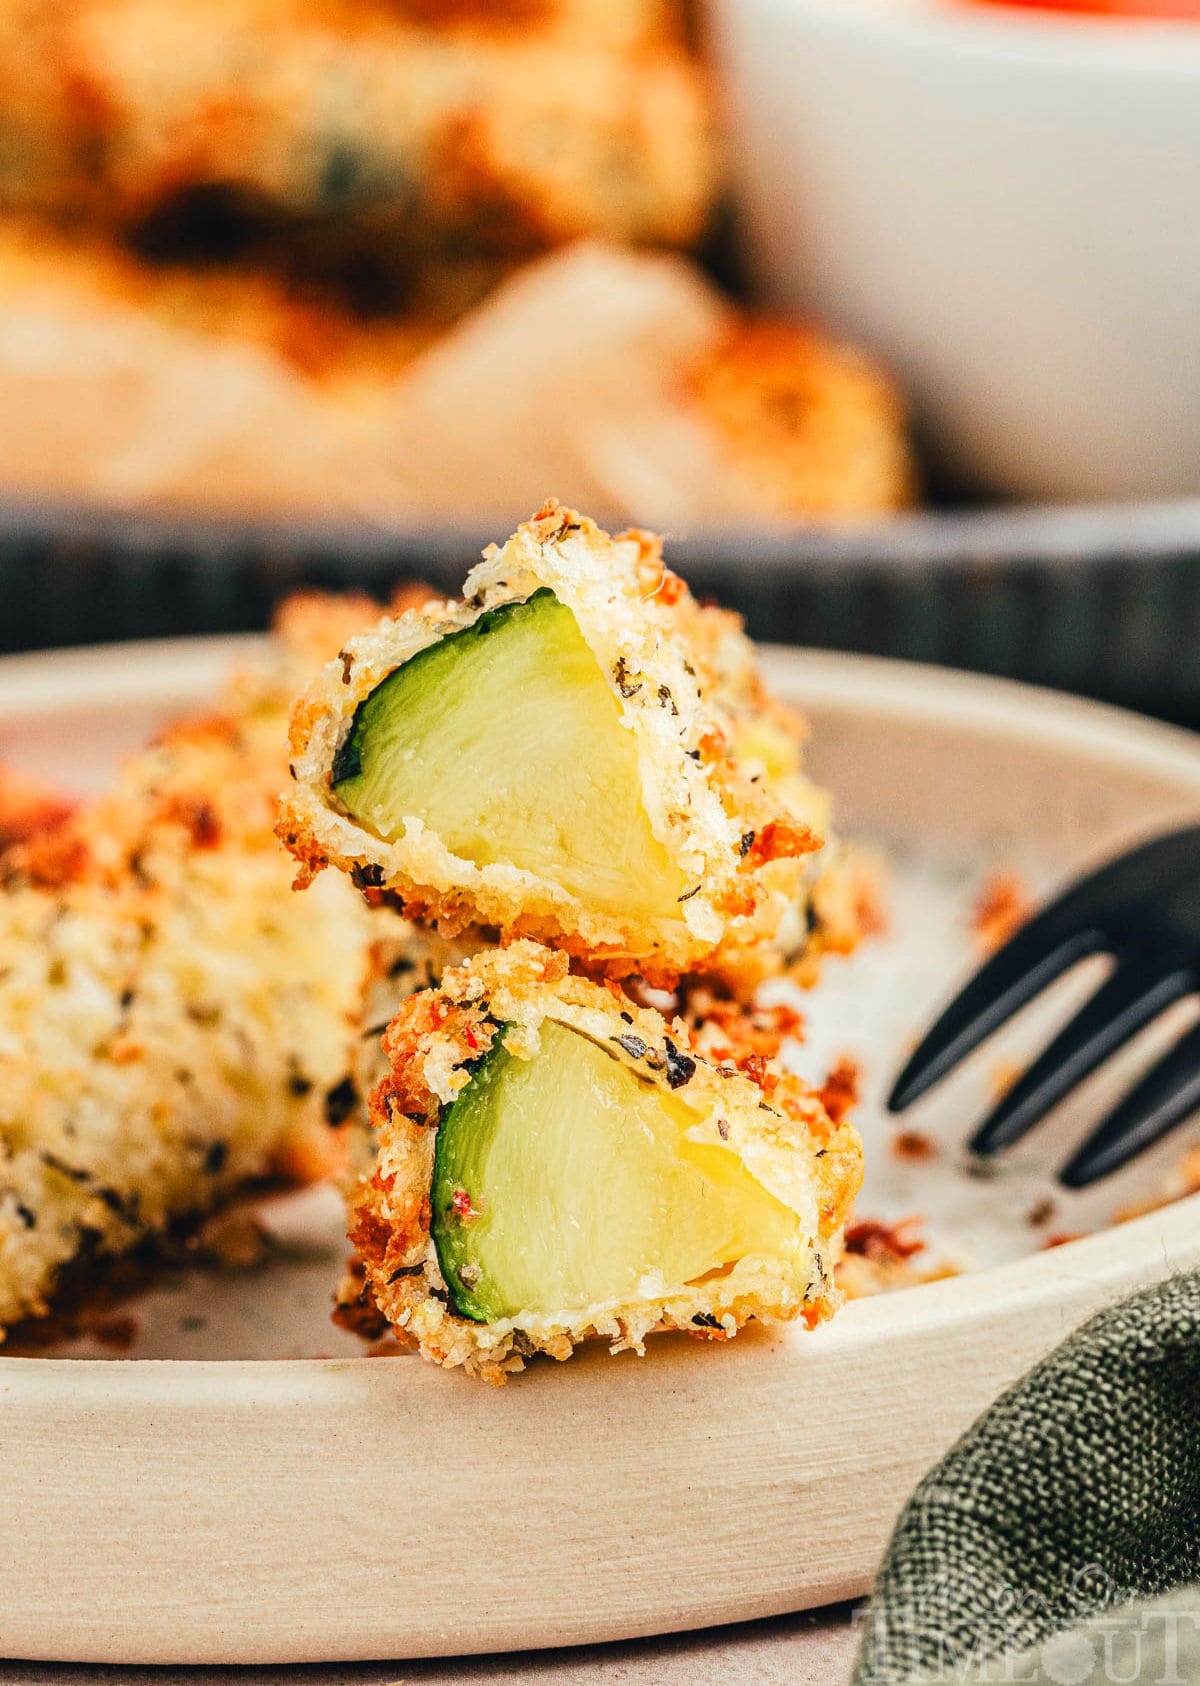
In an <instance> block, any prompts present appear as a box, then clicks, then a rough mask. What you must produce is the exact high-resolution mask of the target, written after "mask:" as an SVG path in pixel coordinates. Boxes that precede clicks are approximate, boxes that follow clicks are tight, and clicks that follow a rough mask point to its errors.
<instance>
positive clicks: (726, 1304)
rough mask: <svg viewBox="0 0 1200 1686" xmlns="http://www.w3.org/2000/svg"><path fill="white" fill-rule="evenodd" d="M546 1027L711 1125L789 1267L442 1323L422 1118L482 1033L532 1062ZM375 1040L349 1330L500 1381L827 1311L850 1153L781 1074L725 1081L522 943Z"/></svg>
mask: <svg viewBox="0 0 1200 1686" xmlns="http://www.w3.org/2000/svg"><path fill="white" fill-rule="evenodd" d="M547 1020H554V1021H556V1022H559V1023H562V1024H565V1025H568V1026H570V1027H571V1028H574V1029H576V1030H579V1031H581V1032H582V1033H583V1034H585V1035H587V1036H588V1037H590V1038H591V1039H592V1040H593V1041H596V1042H598V1043H600V1044H602V1045H603V1046H604V1047H605V1048H606V1049H607V1050H608V1051H609V1052H610V1053H611V1054H612V1055H613V1057H614V1058H615V1059H618V1060H620V1061H621V1062H622V1063H624V1064H626V1065H628V1066H629V1067H630V1068H631V1069H633V1070H634V1071H636V1072H637V1074H638V1075H639V1077H641V1078H642V1079H643V1080H645V1081H648V1082H651V1083H655V1084H657V1085H659V1086H660V1087H662V1088H663V1089H664V1090H671V1091H672V1092H674V1093H675V1094H676V1095H677V1096H683V1097H684V1098H686V1100H687V1102H688V1104H690V1105H692V1106H694V1107H695V1109H696V1112H697V1119H698V1123H697V1126H696V1128H697V1130H698V1131H700V1132H702V1133H703V1132H705V1131H708V1130H711V1131H712V1132H713V1135H714V1139H717V1138H718V1137H719V1139H720V1140H721V1141H724V1142H725V1143H727V1144H728V1145H730V1146H731V1147H732V1148H733V1149H734V1151H736V1152H738V1153H740V1154H741V1155H742V1157H743V1160H744V1162H745V1164H746V1166H747V1168H748V1169H749V1170H750V1171H751V1173H752V1174H753V1175H754V1176H755V1177H756V1178H758V1180H759V1181H760V1182H762V1183H763V1184H764V1186H766V1187H767V1188H769V1189H770V1190H771V1192H772V1193H773V1194H774V1195H775V1196H776V1197H777V1198H778V1199H780V1200H782V1201H783V1202H785V1203H786V1204H787V1205H788V1206H789V1207H790V1208H791V1209H792V1210H794V1211H795V1212H796V1214H797V1216H798V1219H799V1223H800V1227H801V1229H802V1230H803V1233H804V1235H805V1237H806V1239H807V1242H808V1247H807V1251H806V1252H805V1254H804V1262H803V1263H802V1264H801V1265H799V1266H797V1265H795V1264H794V1263H785V1262H783V1261H776V1260H772V1259H770V1258H767V1257H755V1258H747V1259H743V1260H741V1261H739V1262H738V1263H736V1264H735V1265H733V1266H732V1267H730V1268H729V1270H728V1271H727V1272H726V1273H725V1274H722V1275H721V1276H719V1277H717V1278H715V1279H709V1280H706V1281H705V1282H703V1283H702V1284H685V1285H682V1286H679V1287H676V1288H672V1289H666V1288H664V1290H663V1291H662V1292H661V1293H660V1294H658V1295H657V1296H655V1295H650V1296H649V1297H647V1298H644V1299H639V1300H637V1301H635V1302H632V1303H629V1304H617V1303H612V1304H609V1303H605V1304H604V1305H597V1306H590V1307H587V1308H584V1309H582V1310H574V1311H563V1312H562V1313H557V1314H554V1315H547V1314H536V1315H535V1314H527V1315H519V1316H517V1317H514V1318H509V1319H506V1320H504V1321H501V1322H495V1323H491V1324H480V1323H476V1322H473V1321H471V1320H470V1319H467V1318H464V1317H461V1316H458V1315H457V1314H456V1313H454V1312H453V1311H452V1310H451V1309H450V1305H449V1303H448V1296H447V1289H446V1284H445V1280H444V1278H443V1277H442V1274H441V1271H440V1269H439V1266H438V1260H437V1252H436V1248H435V1247H434V1245H433V1242H432V1240H431V1237H430V1186H431V1181H432V1174H433V1162H434V1152H435V1147H436V1139H437V1130H438V1127H439V1122H440V1119H441V1117H442V1115H443V1111H444V1109H445V1107H446V1106H447V1105H448V1104H450V1103H451V1102H452V1101H453V1099H454V1097H455V1096H456V1095H457V1094H458V1093H459V1091H460V1090H461V1089H462V1088H463V1087H464V1086H465V1085H466V1083H467V1082H468V1081H469V1080H470V1075H471V1072H472V1070H473V1069H474V1068H475V1066H476V1065H477V1062H478V1060H479V1057H480V1055H481V1054H483V1053H486V1051H487V1050H488V1049H489V1048H490V1046H491V1043H492V1040H493V1037H494V1035H495V1033H496V1026H497V1023H498V1022H503V1023H504V1024H505V1025H507V1026H508V1027H510V1028H509V1029H508V1030H507V1031H506V1035H505V1048H506V1049H507V1050H508V1051H509V1052H511V1053H513V1054H514V1055H516V1057H517V1058H532V1057H533V1056H534V1055H535V1054H536V1053H537V1050H538V1038H539V1030H540V1027H541V1025H542V1024H544V1023H545V1022H546V1021H547ZM384 1046H385V1050H386V1052H387V1055H388V1058H389V1060H390V1064H391V1069H390V1073H389V1075H388V1076H387V1077H386V1078H385V1079H384V1080H383V1081H382V1082H381V1083H380V1085H379V1086H378V1088H377V1089H376V1090H375V1092H374V1094H373V1096H372V1099H371V1116H372V1121H373V1123H374V1126H375V1130H376V1133H377V1140H378V1144H379V1145H378V1157H377V1160H376V1164H375V1166H374V1169H373V1171H372V1172H371V1174H370V1175H369V1176H367V1177H364V1178H363V1179H362V1180H361V1181H360V1182H359V1184H358V1185H357V1187H356V1188H355V1189H354V1190H353V1191H352V1193H351V1197H350V1239H351V1241H352V1243H353V1245H354V1248H355V1262H354V1264H353V1265H352V1268H351V1271H350V1274H349V1275H348V1277H347V1279H346V1282H345V1283H344V1284H343V1289H342V1293H341V1296H340V1299H341V1308H342V1309H341V1316H342V1318H343V1320H344V1321H347V1322H349V1323H350V1324H351V1325H352V1326H359V1327H364V1326H366V1327H370V1328H372V1329H376V1330H377V1328H378V1322H377V1319H378V1318H379V1317H382V1318H383V1319H384V1320H386V1322H387V1323H388V1324H390V1325H391V1327H392V1329H393V1331H394V1333H395V1334H396V1335H397V1337H398V1338H399V1339H401V1340H402V1341H404V1342H406V1343H409V1344H411V1345H414V1346H416V1347H417V1348H418V1349H419V1350H420V1351H421V1352H422V1354H423V1355H424V1356H425V1357H426V1358H429V1359H432V1360H433V1361H434V1362H435V1363H439V1364H443V1365H447V1366H457V1365H461V1366H463V1367H464V1368H466V1369H467V1370H469V1371H471V1372H472V1373H474V1374H477V1375H481V1376H483V1377H485V1378H486V1379H487V1380H489V1381H502V1380H503V1379H504V1376H505V1374H506V1373H507V1372H508V1371H510V1370H515V1369H520V1368H521V1367H522V1361H523V1357H524V1356H526V1355H528V1354H529V1353H531V1352H547V1353H550V1354H551V1355H552V1356H554V1357H556V1358H566V1357H568V1356H569V1355H570V1352H571V1351H572V1349H573V1348H574V1346H575V1345H577V1344H578V1343H579V1342H580V1341H582V1340H585V1339H588V1338H589V1337H592V1336H603V1337H605V1338H607V1339H608V1340H609V1341H610V1342H611V1343H612V1348H613V1350H614V1351H619V1350H622V1349H623V1348H627V1347H633V1348H636V1349H637V1350H638V1351H640V1350H641V1349H642V1342H643V1340H644V1337H645V1336H646V1334H647V1333H649V1332H650V1331H651V1330H652V1329H658V1328H671V1329H680V1330H686V1331H687V1332H688V1333H690V1334H693V1335H697V1336H700V1337H702V1338H706V1339H726V1338H728V1337H730V1336H732V1335H733V1334H734V1333H736V1331H737V1329H738V1328H739V1327H741V1325H742V1324H743V1323H745V1322H746V1321H747V1320H748V1319H749V1318H752V1317H754V1318H770V1319H794V1318H801V1319H803V1320H804V1321H805V1322H806V1323H808V1324H809V1325H810V1326H812V1325H814V1324H816V1323H818V1322H820V1321H822V1320H823V1319H824V1318H826V1317H828V1316H830V1315H831V1314H832V1313H833V1311H834V1310H835V1309H836V1307H837V1305H838V1303H839V1296H838V1294H837V1291H836V1289H835V1288H834V1287H833V1284H832V1279H831V1278H832V1269H833V1266H834V1264H835V1262H836V1260H837V1257H838V1254H839V1250H840V1236H841V1230H842V1227H843V1225H844V1223H845V1220H846V1216H847V1213H848V1211H849V1209H850V1206H851V1203H852V1201H853V1199H854V1196H855V1194H856V1193H857V1190H858V1186H859V1183H860V1181H861V1175H862V1145H861V1142H860V1140H859V1137H858V1134H857V1132H856V1131H855V1130H854V1128H853V1126H852V1125H850V1124H848V1123H846V1122H842V1123H840V1124H834V1123H833V1121H832V1120H831V1119H830V1118H829V1116H828V1114H827V1113H826V1112H825V1110H824V1108H823V1107H822V1105H821V1102H820V1099H819V1097H818V1096H817V1094H816V1093H815V1092H814V1091H813V1090H812V1089H810V1088H808V1087H807V1085H805V1084H804V1083H803V1082H802V1081H801V1080H800V1079H799V1078H797V1077H795V1076H793V1075H790V1074H785V1073H783V1072H782V1071H781V1070H780V1069H779V1068H777V1067H774V1066H771V1067H768V1066H767V1065H766V1064H765V1062H761V1061H760V1062H759V1069H757V1070H756V1069H754V1068H753V1067H752V1065H751V1064H750V1062H743V1064H742V1067H741V1069H740V1070H739V1069H738V1067H737V1066H735V1065H734V1063H733V1062H732V1061H728V1062H727V1063H726V1064H724V1065H723V1066H722V1067H721V1068H718V1067H717V1066H716V1065H713V1064H710V1063H709V1062H708V1061H706V1060H705V1059H703V1058H702V1057H701V1056H700V1055H699V1053H698V1051H696V1050H695V1049H694V1048H693V1045H692V1044H691V1042H690V1040H689V1034H688V1030H687V1027H686V1025H685V1024H684V1023H683V1021H682V1020H676V1021H675V1022H674V1023H673V1024H668V1023H667V1022H666V1021H665V1020H664V1019H662V1017H661V1016H660V1015H659V1014H657V1013H654V1012H652V1011H650V1010H647V1009H640V1008H635V1007H634V1006H633V1005H632V1003H630V1002H629V1001H628V1000H627V999H626V998H625V997H624V996H623V995H622V994H621V993H620V992H619V991H617V990H616V989H615V988H613V987H610V988H605V987H603V986H601V985H598V984H594V983H591V982H588V981H587V980H585V979H582V978H579V977H575V976H572V975H570V973H569V972H568V962H567V959H566V956H565V955H563V954H561V953H555V952H553V951H551V950H548V949H544V948H540V947H538V946H537V945H536V944H533V943H528V942H522V943H517V944H515V945H513V946H512V947H511V948H508V949H504V950H490V951H485V952H483V953H481V954H478V955H476V956H474V957H473V958H472V959H471V960H470V961H468V962H467V963H466V964H465V965H463V966H461V967H457V968H454V969H452V970H450V971H448V972H447V973H446V975H445V976H444V978H443V980H442V984H441V986H440V988H438V989H436V990H428V991H424V992H422V993H421V994H419V995H415V996H412V997H411V998H410V999H409V1000H408V1001H407V1002H406V1003H405V1004H404V1005H403V1006H402V1007H401V1009H400V1012H399V1013H398V1014H397V1016H396V1018H395V1020H394V1021H393V1023H392V1025H391V1026H390V1027H389V1029H388V1031H387V1033H386V1035H385V1038H384Z"/></svg>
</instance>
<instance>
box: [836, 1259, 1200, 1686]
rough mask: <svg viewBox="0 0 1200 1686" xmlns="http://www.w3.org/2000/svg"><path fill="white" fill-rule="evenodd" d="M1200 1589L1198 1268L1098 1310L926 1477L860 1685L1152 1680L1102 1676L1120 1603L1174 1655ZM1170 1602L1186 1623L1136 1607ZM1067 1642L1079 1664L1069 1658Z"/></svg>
mask: <svg viewBox="0 0 1200 1686" xmlns="http://www.w3.org/2000/svg"><path fill="white" fill-rule="evenodd" d="M1196 1581H1200V1273H1197V1274H1195V1275H1188V1276H1180V1277H1175V1278H1173V1279H1171V1280H1170V1281H1168V1282H1165V1283H1162V1284H1161V1285H1160V1286H1158V1287H1155V1288H1151V1289H1149V1290H1147V1291H1145V1292H1142V1293H1139V1294H1136V1295H1134V1296H1133V1297H1132V1298H1131V1299H1128V1300H1125V1301H1124V1302H1123V1303H1121V1304H1120V1305H1117V1306H1114V1307H1112V1308H1111V1309H1110V1310H1108V1311H1104V1312H1101V1313H1100V1314H1099V1315H1098V1316H1096V1317H1093V1318H1092V1319H1091V1321H1090V1322H1088V1323H1085V1324H1084V1325H1083V1327H1082V1328H1080V1329H1079V1330H1077V1331H1076V1333H1075V1334H1074V1335H1072V1336H1071V1337H1070V1338H1069V1339H1068V1340H1067V1341H1065V1342H1064V1343H1063V1345H1062V1346H1060V1347H1059V1348H1058V1349H1057V1351H1055V1352H1053V1353H1052V1354H1051V1355H1050V1357H1049V1358H1047V1359H1044V1360H1043V1362H1042V1363H1040V1364H1039V1365H1037V1367H1036V1368H1035V1369H1033V1370H1031V1371H1030V1373H1029V1374H1028V1375H1027V1376H1026V1377H1025V1378H1024V1379H1023V1380H1022V1381H1019V1382H1018V1383H1017V1384H1016V1385H1015V1387H1012V1388H1010V1389H1009V1390H1008V1392H1007V1393H1004V1394H1002V1395H1001V1397H1000V1398H999V1399H998V1400H997V1402H996V1403H995V1404H994V1405H993V1406H992V1407H991V1409H990V1410H989V1411H987V1412H986V1413H985V1415H984V1416H983V1417H981V1418H980V1420H979V1421H978V1422H977V1423H976V1424H975V1425H974V1427H973V1428H971V1429H969V1430H968V1431H967V1433H966V1434H965V1435H964V1436H963V1438H962V1439H961V1440H960V1441H959V1443H958V1444H957V1446H955V1447H954V1449H953V1450H952V1451H951V1452H949V1453H948V1454H947V1456H946V1457H945V1458H943V1460H942V1462H941V1463H940V1464H939V1465H938V1466H937V1468H936V1469H934V1470H933V1471H932V1472H931V1473H930V1474H929V1475H927V1476H926V1477H925V1479H924V1481H922V1483H921V1485H920V1486H919V1487H918V1488H917V1490H916V1492H915V1493H914V1494H913V1496H912V1498H911V1499H910V1500H909V1502H908V1505H907V1506H906V1508H905V1510H904V1513H903V1515H902V1516H901V1518H900V1521H899V1522H898V1523H897V1525H896V1531H895V1533H894V1534H893V1536H892V1540H891V1544H890V1546H889V1548H888V1552H887V1556H886V1559H885V1561H884V1565H883V1568H882V1571H881V1573H880V1577H879V1580H878V1583H877V1585H876V1589H875V1594H874V1596H873V1598H872V1600H871V1602H870V1603H869V1604H868V1606H867V1607H866V1610H865V1611H864V1612H863V1614H862V1616H861V1618H860V1619H861V1621H862V1623H863V1637H862V1643H861V1645H860V1649H859V1654H858V1659H857V1663H856V1666H855V1674H854V1680H855V1686H914V1683H916V1682H924V1681H934V1680H956V1681H964V1680H973V1679H987V1680H1012V1681H1030V1682H1034V1681H1038V1680H1039V1679H1045V1680H1047V1681H1052V1682H1054V1683H1055V1686H1082V1683H1083V1682H1085V1681H1089V1680H1092V1679H1097V1680H1106V1679H1111V1680H1113V1681H1119V1680H1122V1679H1123V1680H1143V1679H1144V1680H1146V1681H1151V1680H1153V1679H1155V1678H1157V1677H1156V1676H1155V1675H1154V1674H1153V1673H1146V1674H1143V1673H1131V1672H1128V1669H1129V1668H1130V1667H1132V1664H1131V1663H1130V1662H1129V1659H1128V1656H1127V1657H1126V1665H1127V1666H1126V1672H1125V1673H1124V1674H1122V1673H1121V1672H1120V1667H1121V1664H1120V1662H1119V1661H1117V1662H1114V1664H1113V1670H1115V1671H1116V1672H1113V1671H1112V1670H1109V1672H1107V1673H1105V1672H1100V1673H1099V1674H1095V1673H1093V1672H1092V1671H1091V1664H1089V1663H1088V1662H1087V1655H1088V1652H1087V1647H1088V1646H1090V1647H1091V1655H1092V1661H1093V1662H1095V1664H1096V1667H1098V1668H1099V1669H1101V1670H1102V1671H1104V1670H1108V1668H1109V1664H1108V1658H1107V1654H1106V1652H1105V1646H1106V1645H1108V1643H1109V1642H1108V1641H1107V1640H1106V1639H1105V1637H1104V1632H1103V1631H1102V1629H1104V1628H1105V1627H1106V1626H1107V1628H1111V1627H1113V1625H1114V1618H1113V1616H1112V1614H1111V1613H1112V1612H1114V1611H1116V1610H1117V1609H1118V1608H1119V1607H1120V1606H1123V1605H1135V1606H1138V1607H1139V1609H1137V1610H1135V1611H1134V1612H1133V1613H1132V1614H1130V1615H1128V1616H1127V1617H1126V1618H1125V1625H1126V1626H1127V1627H1131V1628H1132V1630H1136V1629H1137V1627H1138V1624H1139V1623H1141V1624H1142V1625H1143V1627H1144V1628H1145V1630H1146V1633H1145V1635H1144V1638H1145V1640H1146V1642H1147V1643H1156V1642H1157V1639H1161V1640H1162V1641H1163V1642H1164V1643H1165V1644H1167V1645H1168V1646H1169V1645H1170V1643H1171V1638H1172V1636H1171V1635H1170V1634H1167V1633H1166V1632H1165V1631H1164V1632H1162V1633H1160V1634H1159V1635H1158V1636H1157V1639H1156V1638H1155V1636H1154V1635H1153V1633H1152V1631H1151V1630H1153V1629H1154V1627H1155V1625H1156V1624H1157V1625H1158V1626H1159V1627H1160V1628H1161V1627H1162V1626H1163V1624H1164V1622H1166V1623H1167V1624H1168V1625H1169V1623H1170V1622H1171V1621H1174V1622H1175V1626H1176V1628H1177V1629H1178V1631H1177V1632H1176V1634H1175V1635H1174V1638H1175V1640H1176V1641H1178V1643H1179V1645H1180V1647H1182V1645H1183V1643H1184V1642H1185V1641H1186V1642H1188V1643H1191V1642H1192V1627H1193V1625H1194V1624H1193V1623H1192V1621H1191V1619H1190V1616H1191V1615H1192V1614H1194V1616H1195V1624H1196V1625H1200V1592H1197V1593H1194V1594H1193V1595H1191V1599H1190V1603H1189V1595H1188V1593H1187V1592H1186V1591H1185V1592H1180V1591H1178V1589H1182V1588H1187V1587H1188V1586H1189V1585H1190V1584H1191V1583H1193V1582H1196ZM1172 1591H1174V1592H1176V1594H1177V1595H1176V1597H1175V1599H1174V1600H1173V1605H1174V1607H1175V1608H1176V1610H1177V1612H1178V1614H1177V1616H1176V1617H1171V1616H1170V1614H1169V1612H1168V1615H1167V1616H1162V1615H1161V1614H1159V1613H1156V1612H1154V1611H1153V1610H1151V1609H1149V1608H1147V1609H1140V1607H1141V1606H1142V1605H1144V1603H1145V1601H1146V1600H1147V1599H1152V1598H1154V1597H1156V1596H1158V1595H1161V1594H1163V1593H1166V1592H1172ZM1085 1618H1086V1619H1087V1623H1086V1627H1085V1628H1083V1629H1080V1630H1079V1632H1078V1633H1075V1634H1071V1633H1070V1631H1069V1630H1071V1629H1072V1628H1074V1627H1076V1626H1077V1624H1079V1623H1080V1622H1081V1621H1083V1620H1084V1619H1085ZM1052 1636H1058V1637H1056V1638H1053V1639H1052ZM1047 1641H1051V1643H1050V1644H1047V1643H1046V1642H1047ZM1100 1641H1104V1643H1103V1644H1101V1643H1100ZM1113 1643H1114V1644H1115V1641H1113ZM1072 1644H1073V1645H1074V1653H1073V1657H1072V1654H1071V1652H1070V1651H1069V1650H1068V1649H1064V1647H1069V1646H1071V1645H1072ZM1034 1647H1039V1648H1040V1654H1039V1653H1038V1652H1033V1648H1034ZM1055 1647H1057V1648H1058V1650H1059V1651H1060V1652H1061V1656H1059V1659H1058V1661H1057V1662H1056V1661H1055ZM1110 1648H1111V1647H1110ZM1197 1650H1200V1645H1196V1646H1194V1651H1197ZM1027 1652H1033V1658H1032V1662H1031V1663H1030V1664H1029V1666H1024V1665H1022V1667H1023V1672H1022V1669H1021V1668H1017V1667H1010V1666H1009V1665H1010V1664H1012V1663H1013V1661H1014V1659H1015V1658H1016V1657H1017V1656H1019V1655H1020V1654H1021V1653H1027ZM1147 1655H1149V1653H1147ZM1179 1655H1180V1656H1181V1657H1182V1656H1183V1655H1184V1652H1183V1651H1182V1649H1180V1652H1179ZM1172 1656H1173V1653H1170V1654H1167V1655H1166V1656H1165V1659H1164V1661H1165V1663H1166V1664H1169V1663H1171V1661H1172ZM1000 1658H1004V1659H1006V1661H1005V1662H1004V1663H999V1662H997V1661H995V1660H994V1659H1000ZM989 1663H990V1664H991V1668H990V1672H989V1670H988V1666H987V1665H988V1664H989ZM1085 1664H1086V1667H1085ZM1183 1666H1184V1665H1183V1663H1182V1662H1180V1663H1179V1667H1180V1668H1182V1667H1183ZM1039 1668H1041V1669H1043V1670H1045V1671H1048V1672H1044V1673H1043V1674H1042V1675H1039V1674H1038V1673H1037V1672H1036V1671H1037V1669H1039ZM1080 1670H1083V1672H1080ZM1164 1678H1165V1679H1166V1680H1169V1679H1170V1676H1169V1674H1168V1675H1166V1676H1164ZM1193 1678H1196V1679H1198V1680H1200V1662H1198V1663H1197V1665H1196V1670H1195V1675H1194V1676H1193V1675H1189V1674H1186V1673H1184V1674H1179V1675H1178V1677H1177V1680H1176V1681H1175V1682H1174V1683H1173V1686H1179V1681H1184V1682H1188V1686H1190V1682H1191V1680H1192V1679H1193Z"/></svg>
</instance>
